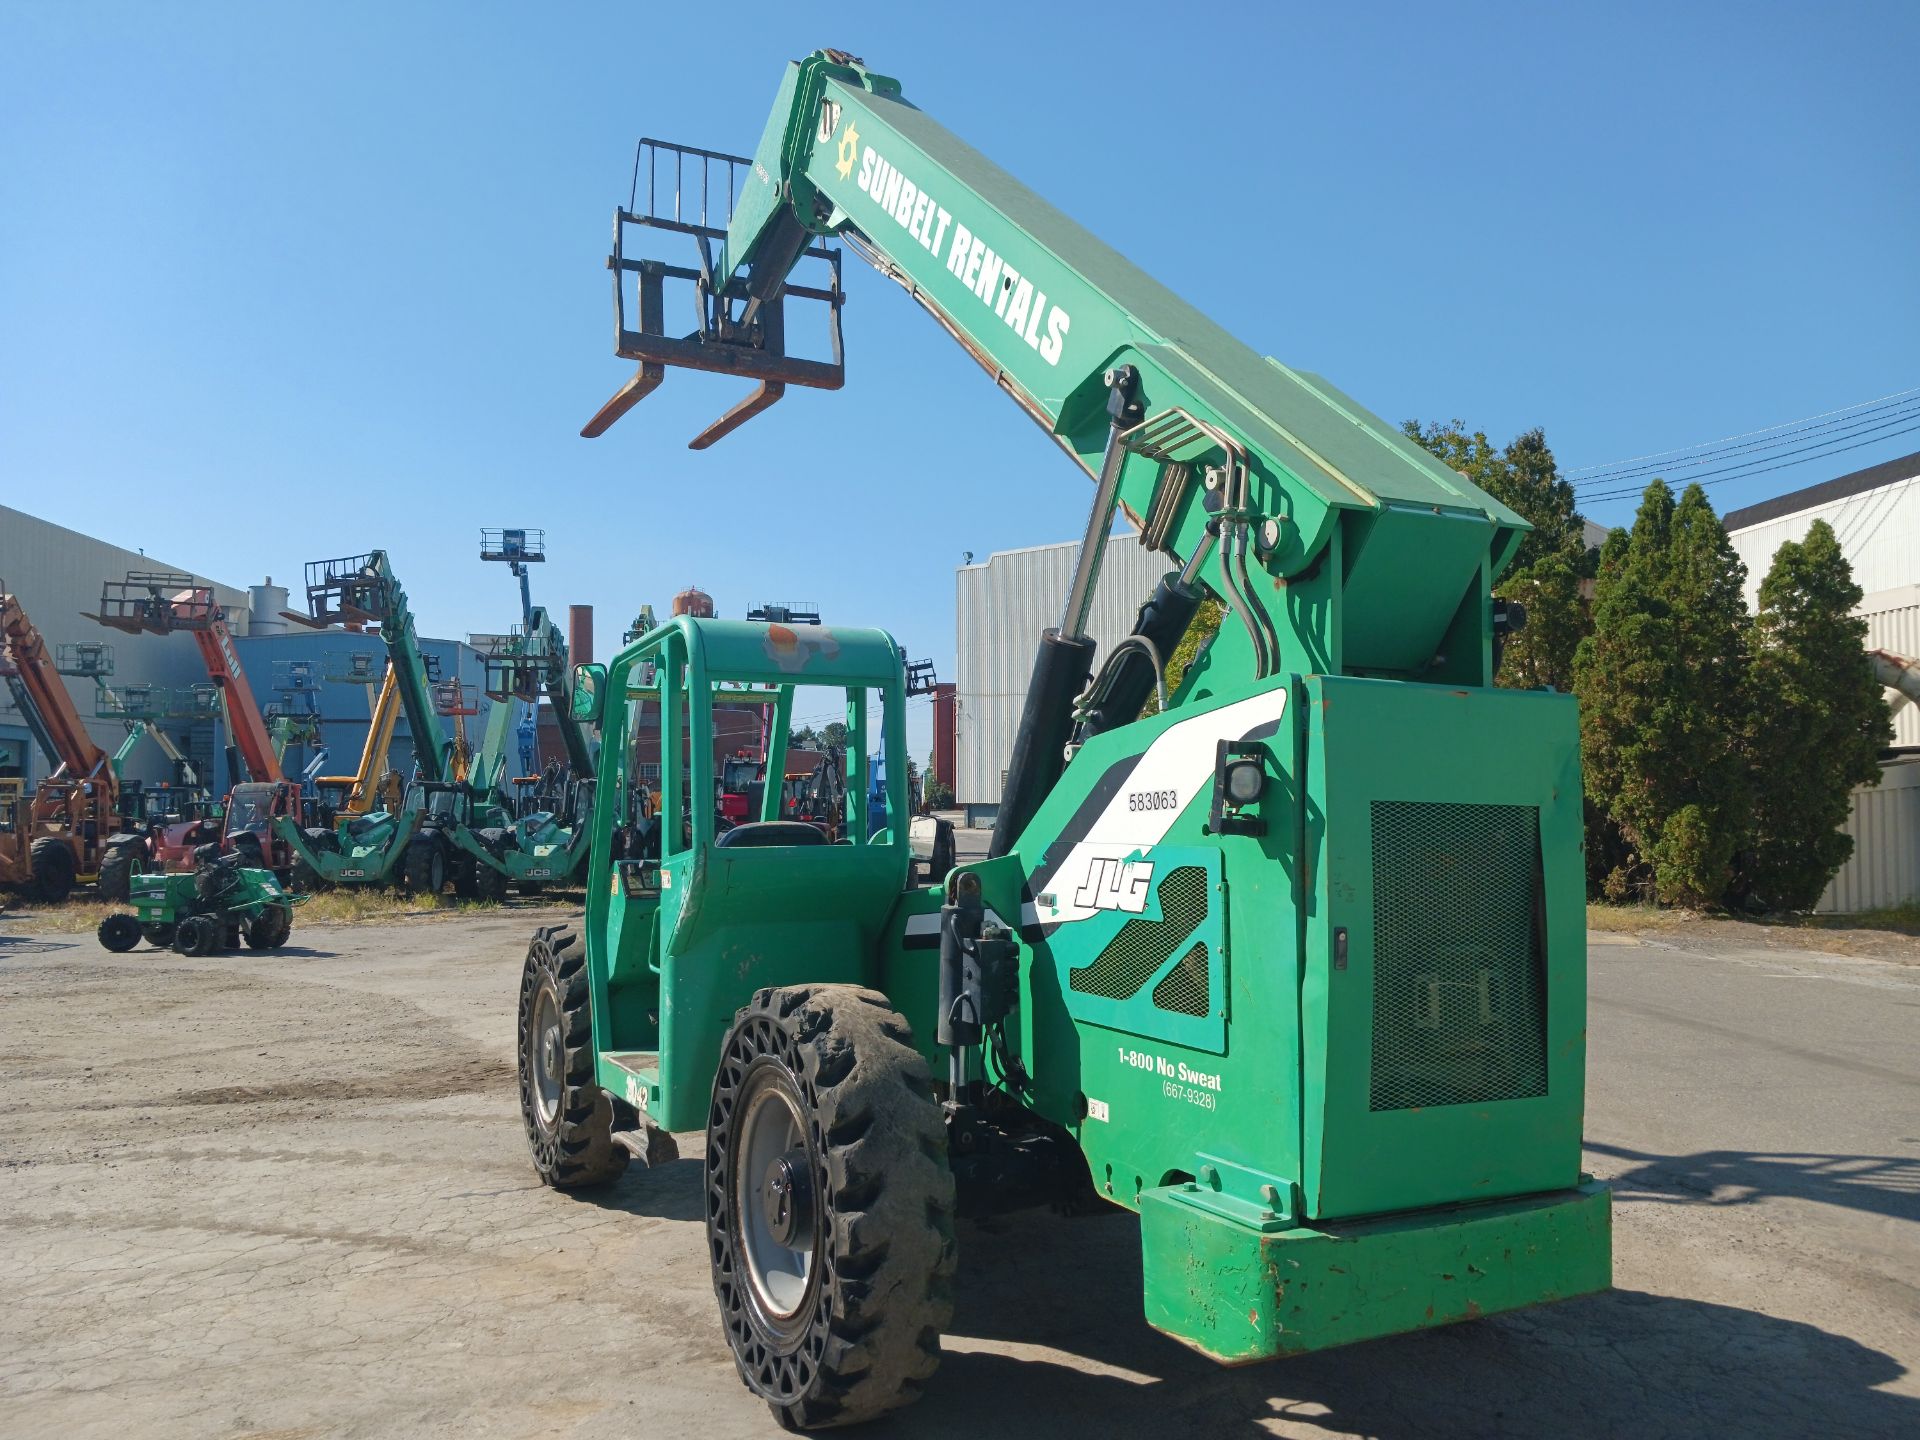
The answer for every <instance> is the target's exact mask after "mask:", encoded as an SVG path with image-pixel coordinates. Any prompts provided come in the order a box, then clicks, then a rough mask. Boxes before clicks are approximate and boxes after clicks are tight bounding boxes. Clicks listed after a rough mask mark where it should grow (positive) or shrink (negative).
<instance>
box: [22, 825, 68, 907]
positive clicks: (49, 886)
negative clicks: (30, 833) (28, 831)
mask: <svg viewBox="0 0 1920 1440" xmlns="http://www.w3.org/2000/svg"><path fill="white" fill-rule="evenodd" d="M27 859H28V863H29V864H30V865H32V867H33V896H34V898H35V899H36V900H45V901H46V902H47V903H48V904H50V905H58V904H59V903H60V902H61V901H62V900H64V899H66V898H67V896H69V895H71V894H72V893H73V877H74V869H73V851H72V850H71V849H70V848H69V847H68V845H67V842H66V841H64V840H59V839H56V838H55V837H53V836H51V835H43V836H41V837H40V838H39V839H38V840H36V841H34V842H33V847H32V848H31V849H30V850H29V851H28V852H27Z"/></svg>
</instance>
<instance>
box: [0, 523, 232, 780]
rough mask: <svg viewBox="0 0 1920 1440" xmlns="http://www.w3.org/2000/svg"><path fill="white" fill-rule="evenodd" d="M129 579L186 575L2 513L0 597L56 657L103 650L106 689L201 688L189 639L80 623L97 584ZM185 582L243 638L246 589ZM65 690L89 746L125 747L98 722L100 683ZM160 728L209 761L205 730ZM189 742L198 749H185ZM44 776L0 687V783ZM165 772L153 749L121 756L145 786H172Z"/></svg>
mask: <svg viewBox="0 0 1920 1440" xmlns="http://www.w3.org/2000/svg"><path fill="white" fill-rule="evenodd" d="M130 570H156V571H170V572H174V573H178V574H192V573H193V572H192V571H190V570H189V568H188V567H187V566H184V565H174V564H171V563H169V562H167V561H165V560H162V559H159V558H157V557H154V556H151V555H145V554H142V553H141V552H140V551H137V550H125V549H122V548H121V547H120V546H118V545H109V544H108V543H106V542H105V541H104V540H96V539H94V538H93V537H92V536H90V535H82V534H80V533H78V532H77V531H73V530H68V529H66V528H64V527H63V526H59V525H55V524H52V523H51V522H49V521H46V520H41V519H38V518H36V517H35V516H32V515H28V514H26V513H25V512H23V511H20V510H14V509H11V508H9V507H7V506H5V505H0V589H5V590H7V591H10V592H11V593H12V594H14V595H15V596H17V597H18V598H19V601H20V604H21V606H22V607H23V608H24V609H25V610H26V612H27V614H28V616H29V617H31V618H32V620H33V622H34V625H35V626H36V627H37V628H38V629H39V631H40V633H41V635H42V637H44V639H45V640H46V643H47V645H48V647H49V648H50V649H52V650H53V651H54V653H55V654H58V653H59V651H60V647H62V646H72V645H77V644H90V645H99V644H101V643H102V642H104V643H105V644H106V645H107V646H108V647H109V648H110V651H111V658H112V665H113V673H112V674H111V675H110V676H105V677H102V678H103V681H104V683H105V684H107V685H111V686H124V685H153V686H156V687H162V686H164V687H167V688H169V689H185V688H186V687H188V686H191V685H195V684H199V683H204V682H205V680H206V678H207V673H206V670H205V669H204V668H203V667H202V665H201V663H200V652H199V651H198V650H197V649H196V648H195V646H194V643H193V637H192V636H191V635H123V634H119V633H116V632H114V631H112V630H107V629H103V628H102V627H101V626H100V625H98V624H97V623H95V622H94V621H92V620H89V619H87V618H86V616H85V614H84V613H83V612H85V611H89V610H98V609H99V608H100V586H101V582H103V581H106V580H118V579H120V578H121V577H122V576H124V575H125V574H126V573H127V572H128V571H130ZM193 578H194V579H195V580H196V581H198V582H200V583H202V584H206V585H211V586H212V587H213V592H214V594H215V595H216V596H217V597H218V598H219V601H220V603H221V604H222V605H224V606H225V607H226V609H227V613H228V617H229V623H230V624H231V625H232V626H233V628H234V630H235V632H236V633H237V634H242V635H244V634H245V633H246V630H247V623H248V618H249V608H248V597H247V592H246V590H245V589H244V588H243V587H241V586H238V585H230V584H225V583H222V582H220V581H216V580H213V579H211V578H210V577H208V576H205V575H199V574H194V575H193ZM66 683H67V688H68V690H69V691H71V692H72V694H73V703H74V705H75V707H76V708H77V709H78V710H79V712H80V714H81V715H82V716H83V717H86V721H87V730H88V733H89V734H91V735H92V736H93V739H94V743H95V744H97V745H99V746H100V748H101V749H102V750H105V751H106V752H107V753H108V754H112V753H113V752H114V750H116V749H117V748H118V747H119V746H120V744H121V742H122V741H124V740H125V739H126V738H127V731H126V727H125V726H124V725H123V724H122V723H121V722H120V721H118V720H115V719H112V718H110V717H109V718H101V717H100V716H98V715H97V714H96V710H97V709H101V708H105V709H108V710H110V709H111V707H110V706H102V705H100V704H99V703H98V702H99V683H97V682H96V681H94V680H92V679H89V678H86V677H84V676H68V677H66ZM262 703H264V697H263V701H262ZM167 729H168V731H169V733H172V732H174V731H176V730H178V731H179V733H178V734H176V735H175V739H176V740H177V741H179V742H180V744H181V749H182V750H183V751H185V752H186V753H187V755H188V756H189V758H192V759H195V760H197V761H207V760H210V759H211V758H212V753H213V748H214V741H213V737H212V732H211V727H202V734H201V735H199V736H197V737H195V736H192V735H191V734H190V733H189V728H188V726H186V725H184V724H183V725H179V726H176V725H172V724H169V725H168V726H167ZM196 739H197V741H198V744H197V745H195V744H194V743H193V742H194V741H195V740H196ZM52 768H53V767H52V766H51V765H49V764H48V763H47V757H46V756H45V755H43V754H41V753H40V752H39V750H38V748H37V747H36V746H35V745H34V743H33V739H32V735H31V732H30V731H29V730H28V728H27V723H26V718H25V717H24V716H23V715H22V714H21V713H20V711H19V710H18V709H17V708H16V707H15V705H14V703H13V696H12V695H11V694H10V693H9V692H8V691H7V689H6V688H5V687H0V777H8V776H18V777H20V778H22V779H24V780H25V781H26V782H27V785H28V787H29V788H31V787H32V786H33V785H35V784H37V783H38V782H39V781H40V780H41V779H42V778H44V777H45V776H46V775H47V774H48V773H49V772H50V771H51V769H52ZM172 768H173V767H172V765H171V763H170V762H169V761H168V760H167V758H166V757H165V756H164V755H163V754H162V753H161V751H160V749H159V747H158V746H156V745H153V744H144V745H142V746H141V747H140V748H139V749H137V750H135V751H134V752H133V753H132V754H131V755H129V756H128V757H127V764H126V773H127V775H128V776H129V777H131V778H135V779H139V780H143V781H146V782H149V783H158V782H160V781H166V780H171V779H172V778H173V775H172Z"/></svg>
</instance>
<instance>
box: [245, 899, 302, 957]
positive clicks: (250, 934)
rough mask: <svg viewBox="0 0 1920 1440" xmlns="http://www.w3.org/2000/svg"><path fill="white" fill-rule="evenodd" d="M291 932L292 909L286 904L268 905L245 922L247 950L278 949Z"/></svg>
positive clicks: (285, 941)
mask: <svg viewBox="0 0 1920 1440" xmlns="http://www.w3.org/2000/svg"><path fill="white" fill-rule="evenodd" d="M292 933H293V910H292V908H291V907H290V906H286V905H269V906H267V908H266V909H264V910H262V911H261V912H260V913H259V914H258V915H256V916H254V917H253V919H251V920H249V921H248V922H247V927H246V931H245V935H246V940H247V948H248V949H249V950H278V949H279V948H280V947H281V946H282V945H284V944H286V943H287V937H288V936H289V935H291V934H292Z"/></svg>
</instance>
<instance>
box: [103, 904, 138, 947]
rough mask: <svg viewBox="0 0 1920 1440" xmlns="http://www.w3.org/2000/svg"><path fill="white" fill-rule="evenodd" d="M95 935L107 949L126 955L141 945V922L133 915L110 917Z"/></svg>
mask: <svg viewBox="0 0 1920 1440" xmlns="http://www.w3.org/2000/svg"><path fill="white" fill-rule="evenodd" d="M94 934H95V936H96V937H97V938H98V939H99V941H100V943H101V945H102V946H104V947H105V948H106V949H108V950H111V951H112V952H113V953H114V954H116V955H124V954H126V953H127V951H129V950H131V949H133V947H134V946H136V945H138V944H139V943H140V922H139V921H138V920H136V919H134V918H133V916H131V915H124V914H123V915H109V916H107V918H106V919H104V920H102V921H101V922H100V928H99V929H98V930H96V931H95V932H94Z"/></svg>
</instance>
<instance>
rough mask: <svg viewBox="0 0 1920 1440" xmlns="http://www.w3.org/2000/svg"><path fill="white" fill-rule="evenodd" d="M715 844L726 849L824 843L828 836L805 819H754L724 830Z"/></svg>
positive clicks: (715, 840)
mask: <svg viewBox="0 0 1920 1440" xmlns="http://www.w3.org/2000/svg"><path fill="white" fill-rule="evenodd" d="M713 843H714V844H715V846H717V847H719V848H722V849H726V850H738V849H742V848H744V847H750V846H751V847H757V846H762V845H824V844H826V843H827V837H826V835H825V834H824V833H822V832H821V830H820V828H819V827H818V826H817V825H809V824H808V823H807V822H806V821H804V820H753V821H749V822H748V823H747V824H745V825H736V826H734V827H733V828H732V829H731V830H725V831H722V832H721V833H720V834H719V835H718V836H717V837H716V838H715V839H714V842H713Z"/></svg>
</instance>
